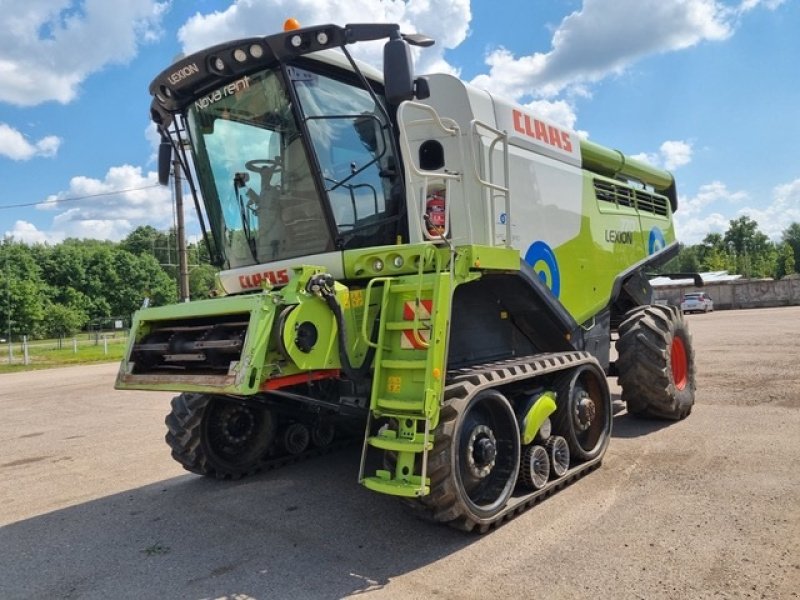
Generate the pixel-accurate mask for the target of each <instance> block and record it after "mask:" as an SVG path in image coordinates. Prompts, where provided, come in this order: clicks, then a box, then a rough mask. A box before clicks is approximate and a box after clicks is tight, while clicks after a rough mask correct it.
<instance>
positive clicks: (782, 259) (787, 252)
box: [775, 242, 796, 279]
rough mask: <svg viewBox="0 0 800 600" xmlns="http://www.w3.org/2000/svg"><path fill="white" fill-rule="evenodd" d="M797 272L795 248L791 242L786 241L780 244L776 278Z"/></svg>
mask: <svg viewBox="0 0 800 600" xmlns="http://www.w3.org/2000/svg"><path fill="white" fill-rule="evenodd" d="M795 272H796V263H795V261H794V249H793V248H792V246H791V244H789V243H787V242H784V243H783V244H781V245H780V250H779V253H778V261H777V268H776V269H775V279H783V278H784V277H786V276H787V275H791V274H793V273H795Z"/></svg>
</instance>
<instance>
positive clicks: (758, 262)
mask: <svg viewBox="0 0 800 600" xmlns="http://www.w3.org/2000/svg"><path fill="white" fill-rule="evenodd" d="M723 241H724V242H725V245H726V246H727V247H728V249H729V251H730V252H731V253H733V254H734V256H735V259H736V265H735V272H737V273H741V274H742V275H744V276H745V277H768V276H771V275H772V274H773V273H774V272H775V269H776V261H777V252H776V251H775V245H774V244H773V243H772V242H770V240H769V238H768V237H767V236H766V235H765V234H764V233H763V232H761V231H759V229H758V223H757V222H756V221H754V220H753V219H751V218H750V217H748V216H747V215H743V216H741V217H739V218H738V219H733V220H731V221H730V226H729V227H728V230H727V231H726V232H725V235H724V236H723Z"/></svg>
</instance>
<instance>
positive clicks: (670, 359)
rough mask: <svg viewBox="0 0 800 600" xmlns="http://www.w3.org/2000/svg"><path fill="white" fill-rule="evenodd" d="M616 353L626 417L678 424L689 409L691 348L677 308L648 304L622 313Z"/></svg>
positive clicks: (692, 367) (692, 388) (692, 371)
mask: <svg viewBox="0 0 800 600" xmlns="http://www.w3.org/2000/svg"><path fill="white" fill-rule="evenodd" d="M617 354H618V358H617V372H618V373H619V384H620V386H621V387H622V400H623V401H624V402H625V403H626V405H627V407H628V412H629V413H630V414H632V415H634V416H642V417H657V418H662V419H672V420H678V419H683V418H684V417H686V416H687V415H688V414H689V413H690V412H691V411H692V406H693V405H694V393H695V364H694V349H693V346H692V336H691V335H690V334H689V329H688V327H687V326H686V322H685V321H684V320H683V315H682V314H681V312H680V311H679V310H677V309H675V308H672V307H669V306H661V305H652V306H640V307H639V308H636V309H634V310H632V311H630V312H629V313H627V314H626V315H625V319H624V320H623V322H622V324H621V325H620V327H619V340H618V341H617Z"/></svg>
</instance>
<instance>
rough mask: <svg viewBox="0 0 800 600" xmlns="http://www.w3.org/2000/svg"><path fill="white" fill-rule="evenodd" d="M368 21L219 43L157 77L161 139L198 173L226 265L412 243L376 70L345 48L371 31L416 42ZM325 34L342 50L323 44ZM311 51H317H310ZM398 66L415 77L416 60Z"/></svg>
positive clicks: (402, 94) (216, 250)
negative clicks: (357, 60)
mask: <svg viewBox="0 0 800 600" xmlns="http://www.w3.org/2000/svg"><path fill="white" fill-rule="evenodd" d="M364 27H367V26H360V25H353V26H347V27H346V28H338V27H335V26H326V28H309V29H306V30H298V31H296V32H288V33H286V34H281V35H277V36H269V37H266V38H254V39H249V40H239V41H237V42H231V43H228V44H224V45H221V46H215V47H213V48H209V49H207V50H205V51H202V52H199V53H196V54H194V55H192V56H189V57H187V58H185V59H183V60H182V61H180V62H179V63H177V64H176V65H173V67H171V68H170V69H168V70H166V71H164V72H163V73H162V74H161V75H159V77H157V78H156V80H155V81H154V82H153V83H152V84H151V88H150V89H151V93H153V96H154V101H153V109H152V114H153V119H154V120H155V121H156V123H157V124H159V125H160V129H161V132H162V140H163V143H162V147H163V146H164V145H165V144H166V143H167V142H169V143H170V144H171V146H172V147H173V148H175V149H176V150H177V151H178V155H179V157H181V158H182V159H183V161H184V170H186V171H187V172H193V174H194V176H195V177H196V180H197V183H198V186H199V188H200V192H201V195H202V199H203V203H204V209H205V210H204V212H205V215H206V216H207V218H208V225H209V229H210V231H209V232H208V234H210V235H206V239H207V240H208V241H209V243H210V245H211V246H212V248H211V255H212V256H213V257H214V258H215V262H216V263H217V264H218V266H221V267H222V268H223V269H225V270H235V269H241V268H246V267H250V266H253V265H260V264H265V263H279V264H280V263H282V262H283V261H291V259H296V258H299V257H306V256H314V257H317V256H319V255H321V254H322V255H324V254H326V253H338V251H341V250H345V249H350V248H363V247H370V246H380V245H388V244H395V243H397V241H398V239H406V240H407V239H408V233H407V229H408V224H407V220H406V219H404V218H403V217H404V215H405V212H404V190H403V180H402V175H401V169H400V168H399V152H398V151H397V147H396V136H395V134H394V130H393V126H392V123H391V119H392V117H391V116H390V115H391V111H390V106H389V103H388V102H387V100H386V97H385V95H384V85H383V84H381V83H378V80H379V78H380V75H379V74H378V73H376V72H372V70H371V69H367V73H368V75H369V77H370V79H367V76H366V75H365V74H364V70H363V69H361V68H359V67H358V66H357V65H356V63H355V62H354V61H353V60H352V58H350V55H349V53H348V52H347V50H346V48H345V47H344V44H346V43H350V42H351V41H359V39H361V38H363V37H364V36H366V37H367V38H368V39H379V38H380V37H381V36H383V37H389V38H390V41H389V42H388V43H387V46H389V45H391V44H393V43H395V44H396V43H398V42H399V43H400V44H402V45H403V46H404V47H405V48H406V50H407V44H406V41H405V40H404V39H403V38H402V37H401V35H400V34H399V33H398V32H397V30H396V27H397V26H370V27H371V28H372V29H369V30H364V29H361V28H364ZM322 33H324V34H325V35H322ZM297 40H299V41H297ZM320 40H326V41H328V44H327V46H338V47H339V48H340V50H341V51H342V53H343V54H344V56H342V55H341V54H340V53H334V52H330V51H326V52H316V51H318V50H322V49H323V48H321V47H318V46H320ZM292 49H293V51H292ZM309 52H316V54H315V56H314V58H313V59H312V58H310V57H308V56H306V54H308V53H309ZM390 63H392V64H390V65H389V67H391V68H392V69H393V70H394V71H396V72H399V73H401V75H407V77H405V78H406V79H408V81H409V82H410V81H411V79H410V69H411V63H410V58H409V56H404V57H403V56H401V58H400V59H396V60H393V61H390ZM400 63H404V64H400ZM398 65H400V66H401V67H402V68H398ZM387 71H388V68H387ZM390 86H393V87H394V91H391V90H390V93H391V94H392V97H394V98H395V102H396V101H397V100H402V99H405V98H407V97H408V96H409V95H411V93H412V92H411V90H410V89H405V88H408V87H409V86H413V83H407V84H406V85H405V88H403V86H402V85H401V86H399V88H398V84H397V83H394V84H390V85H389V86H387V88H388V87H390ZM398 89H400V91H399V92H398ZM403 89H405V91H403ZM398 93H399V95H398ZM390 99H391V98H390ZM176 117H177V118H176ZM184 135H188V137H189V139H190V141H191V144H190V145H189V147H190V152H191V158H192V161H191V162H192V169H191V170H188V169H186V166H187V164H186V163H188V160H187V157H186V156H185V155H184V154H183V151H184V147H185V145H184V144H183V143H182V141H183V140H182V137H183V136H184ZM169 154H170V153H169V152H167V153H166V155H167V158H169ZM160 160H161V161H162V169H161V171H162V180H165V179H167V177H165V176H164V175H163V173H164V171H165V169H163V161H164V160H165V159H164V157H163V156H162V157H160ZM162 182H163V181H162ZM192 191H194V188H193V190H192ZM198 212H200V211H199V210H198ZM201 225H202V226H203V227H204V229H205V223H204V222H202V223H201ZM204 233H205V231H204ZM273 283H283V282H282V281H273Z"/></svg>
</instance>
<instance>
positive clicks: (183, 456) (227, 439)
mask: <svg viewBox="0 0 800 600" xmlns="http://www.w3.org/2000/svg"><path fill="white" fill-rule="evenodd" d="M165 421H166V424H167V429H168V431H167V435H166V441H167V444H168V445H169V446H170V448H172V457H173V458H174V459H175V460H176V461H178V462H179V463H180V464H181V465H183V467H184V468H185V469H186V470H188V471H191V472H193V473H197V474H199V475H206V476H210V477H217V478H219V479H239V478H240V477H243V476H245V475H249V474H251V473H255V472H257V471H258V470H259V468H260V465H261V461H262V459H263V458H264V456H265V455H266V453H267V451H268V450H269V448H270V446H271V445H272V443H273V442H274V440H275V431H276V420H275V416H274V415H273V414H272V412H270V411H269V410H268V409H266V408H263V407H261V406H257V405H253V404H247V403H243V402H240V401H238V400H233V399H231V398H227V397H225V396H213V395H210V394H181V395H180V396H176V397H175V398H173V399H172V412H170V414H168V415H167V417H166V419H165Z"/></svg>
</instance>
